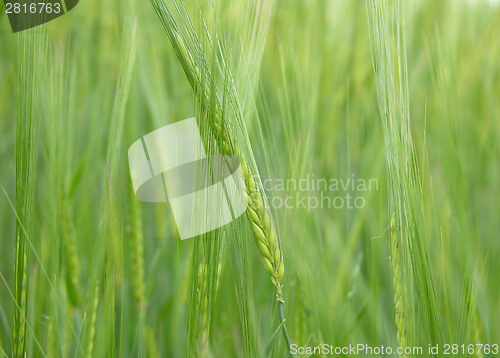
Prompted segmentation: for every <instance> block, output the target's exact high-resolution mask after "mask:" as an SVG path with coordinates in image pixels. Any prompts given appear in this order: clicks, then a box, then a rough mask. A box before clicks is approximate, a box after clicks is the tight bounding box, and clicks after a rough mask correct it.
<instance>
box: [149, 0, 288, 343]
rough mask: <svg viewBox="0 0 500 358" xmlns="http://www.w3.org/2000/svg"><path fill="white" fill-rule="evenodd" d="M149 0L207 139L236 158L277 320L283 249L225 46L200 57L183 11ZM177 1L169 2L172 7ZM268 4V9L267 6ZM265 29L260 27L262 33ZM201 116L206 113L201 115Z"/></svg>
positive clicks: (160, 0)
mask: <svg viewBox="0 0 500 358" xmlns="http://www.w3.org/2000/svg"><path fill="white" fill-rule="evenodd" d="M152 3H153V6H154V8H155V10H156V12H157V14H158V17H159V18H160V20H161V22H162V24H163V27H164V28H165V31H166V32H167V35H168V37H169V39H170V42H171V44H172V46H173V48H174V50H175V53H176V55H177V57H178V59H179V62H180V64H181V65H182V67H183V69H184V72H185V73H186V76H187V78H188V80H189V82H190V84H191V87H192V88H193V90H194V92H195V94H196V95H197V99H198V101H197V104H198V105H199V107H200V112H201V113H205V114H208V118H209V119H210V123H206V122H205V123H204V124H206V125H205V126H202V125H200V127H202V128H207V130H208V133H209V136H208V137H209V139H210V140H211V141H212V143H211V144H215V145H214V146H216V147H217V148H218V150H219V151H220V153H222V154H226V155H233V156H235V157H236V158H237V159H238V160H239V161H240V163H241V167H242V171H243V177H244V183H242V184H243V187H244V192H245V198H246V201H247V203H248V209H247V217H248V220H249V223H250V226H251V228H252V231H253V234H254V236H255V239H256V243H257V247H258V248H259V251H260V254H261V257H262V261H263V264H264V267H265V268H266V270H267V272H268V273H269V275H270V276H271V281H272V282H273V284H274V286H275V287H276V298H277V300H278V310H279V316H280V317H279V318H280V321H281V322H283V321H284V317H283V308H282V304H283V302H284V301H283V293H282V286H281V284H280V281H281V280H282V278H283V276H284V274H285V265H284V262H283V255H282V253H281V250H280V246H279V239H278V236H277V232H276V229H275V226H274V224H273V220H272V215H271V212H270V210H269V207H268V204H267V199H266V196H265V195H263V194H264V193H263V189H262V187H261V185H260V177H259V175H258V171H257V168H256V166H255V163H254V158H253V154H252V150H251V147H250V145H249V144H248V137H247V133H246V124H245V121H244V119H243V118H244V113H243V112H244V111H243V108H242V105H241V102H240V101H239V95H238V93H237V91H236V87H235V84H234V82H233V78H232V74H231V70H230V69H229V68H228V67H227V66H226V63H227V61H228V58H225V48H224V46H223V45H221V44H220V42H219V43H218V44H217V45H213V44H212V42H210V46H211V50H212V51H215V52H220V53H221V57H222V60H218V59H217V58H215V60H214V61H215V63H214V64H213V65H212V66H211V64H210V62H209V61H208V59H207V57H206V56H207V52H206V51H205V50H204V47H203V45H202V43H201V42H200V40H199V38H198V36H197V34H196V32H195V31H194V29H193V27H192V21H191V19H190V18H189V15H185V16H186V19H181V21H179V20H178V17H177V15H176V14H175V11H174V10H173V9H172V8H170V7H169V5H167V4H166V3H165V1H163V0H152ZM180 4H181V5H180V6H185V4H184V3H183V2H182V1H180ZM178 6H179V5H178V4H177V3H175V2H174V7H178ZM177 10H178V9H177ZM268 10H269V11H271V9H270V8H269V9H268ZM180 16H181V17H182V16H184V15H180ZM202 20H203V19H202ZM183 22H184V23H183ZM262 25H263V26H262V29H267V27H266V25H264V24H262ZM219 30H220V29H219ZM254 30H255V33H259V31H257V30H256V29H254ZM265 31H266V30H263V32H264V33H265ZM216 32H217V31H216ZM207 37H210V34H207ZM215 38H217V41H220V38H219V35H218V34H216V35H215ZM217 76H219V78H220V79H221V80H222V81H223V82H224V86H223V87H224V88H223V90H224V91H223V93H224V97H223V99H224V100H223V101H222V100H221V99H220V94H219V93H218V91H217V88H215V78H217ZM227 107H230V108H231V112H230V113H229V114H228V113H225V112H224V111H225V110H226V109H227ZM230 116H234V118H235V121H236V123H232V122H231V121H230V119H229V117H230ZM204 118H207V116H205V117H204ZM200 120H201V119H200ZM202 124H203V123H202ZM252 165H253V166H252ZM256 180H257V181H256ZM283 333H284V336H285V340H286V343H287V346H288V347H290V340H289V338H288V333H287V331H286V327H285V326H284V327H283Z"/></svg>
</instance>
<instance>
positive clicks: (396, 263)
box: [391, 215, 406, 357]
mask: <svg viewBox="0 0 500 358" xmlns="http://www.w3.org/2000/svg"><path fill="white" fill-rule="evenodd" d="M391 268H392V288H393V290H394V315H395V319H396V327H397V330H398V333H397V337H398V343H399V346H400V347H401V348H403V349H404V348H406V327H405V315H404V303H403V288H402V286H401V263H400V260H399V243H398V234H397V229H396V216H395V215H393V216H392V220H391ZM403 357H406V354H404V355H403Z"/></svg>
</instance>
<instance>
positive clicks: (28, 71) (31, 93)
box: [12, 27, 47, 358]
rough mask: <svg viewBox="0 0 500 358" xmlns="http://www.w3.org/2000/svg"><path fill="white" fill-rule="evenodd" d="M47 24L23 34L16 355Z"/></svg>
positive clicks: (22, 321) (22, 344)
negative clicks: (45, 26) (45, 27)
mask: <svg viewBox="0 0 500 358" xmlns="http://www.w3.org/2000/svg"><path fill="white" fill-rule="evenodd" d="M46 41H47V39H46V34H45V32H44V28H43V27H38V28H36V29H29V30H26V31H23V32H21V33H20V34H19V42H18V66H17V67H18V76H17V81H18V85H17V86H18V91H17V101H16V102H17V119H16V214H17V215H18V220H17V221H16V238H15V250H16V251H15V259H14V260H15V264H14V265H15V266H14V276H15V278H14V297H15V301H16V302H15V307H17V309H14V310H13V330H12V345H13V347H12V356H13V357H15V358H24V357H25V356H26V320H27V314H28V307H27V304H28V290H29V276H30V256H31V255H30V254H31V249H30V245H29V242H28V241H29V239H30V238H31V237H32V233H33V225H34V214H35V187H36V167H37V152H38V149H37V147H38V145H37V144H38V130H37V126H38V123H37V122H38V120H39V118H40V116H41V98H42V95H41V93H42V91H41V89H42V84H43V73H44V70H45V63H44V61H45V60H46V50H45V49H46V45H47V43H46Z"/></svg>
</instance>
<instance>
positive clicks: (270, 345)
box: [259, 319, 286, 358]
mask: <svg viewBox="0 0 500 358" xmlns="http://www.w3.org/2000/svg"><path fill="white" fill-rule="evenodd" d="M285 321H286V319H284V320H283V321H282V322H281V323H280V325H279V326H278V328H276V330H275V331H274V333H273V335H272V336H271V338H270V339H269V342H267V344H266V346H265V347H264V349H263V350H262V352H261V353H260V355H259V358H264V357H269V356H270V355H271V352H272V350H273V348H274V346H275V345H276V342H277V341H278V336H279V334H280V333H281V330H282V329H283V326H284V325H285Z"/></svg>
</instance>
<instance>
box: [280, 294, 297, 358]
mask: <svg viewBox="0 0 500 358" xmlns="http://www.w3.org/2000/svg"><path fill="white" fill-rule="evenodd" d="M278 312H279V316H280V323H282V322H283V321H284V320H285V317H284V315H283V302H282V301H278ZM283 336H285V342H286V346H287V349H288V354H290V357H293V356H294V355H293V354H292V352H291V344H290V337H288V332H287V330H286V324H283Z"/></svg>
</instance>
